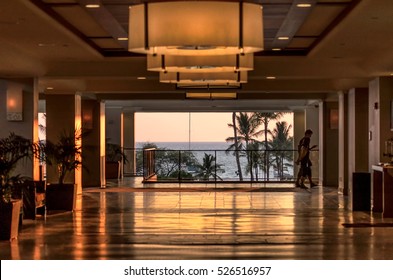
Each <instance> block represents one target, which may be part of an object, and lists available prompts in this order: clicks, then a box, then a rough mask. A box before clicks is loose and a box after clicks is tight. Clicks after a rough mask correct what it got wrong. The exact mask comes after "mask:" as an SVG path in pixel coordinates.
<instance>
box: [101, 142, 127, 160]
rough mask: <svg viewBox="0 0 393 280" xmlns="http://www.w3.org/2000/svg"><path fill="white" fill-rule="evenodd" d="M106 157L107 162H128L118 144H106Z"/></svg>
mask: <svg viewBox="0 0 393 280" xmlns="http://www.w3.org/2000/svg"><path fill="white" fill-rule="evenodd" d="M105 157H106V161H107V162H118V161H122V160H123V161H124V162H125V163H126V162H128V160H127V156H126V155H125V153H124V152H123V150H122V148H121V146H120V145H118V144H113V143H106V147H105Z"/></svg>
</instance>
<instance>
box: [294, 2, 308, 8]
mask: <svg viewBox="0 0 393 280" xmlns="http://www.w3.org/2000/svg"><path fill="white" fill-rule="evenodd" d="M296 7H298V8H310V7H311V4H309V3H299V4H297V5H296Z"/></svg>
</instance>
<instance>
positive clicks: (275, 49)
mask: <svg viewBox="0 0 393 280" xmlns="http://www.w3.org/2000/svg"><path fill="white" fill-rule="evenodd" d="M272 51H275V52H277V51H281V49H280V48H273V49H272Z"/></svg>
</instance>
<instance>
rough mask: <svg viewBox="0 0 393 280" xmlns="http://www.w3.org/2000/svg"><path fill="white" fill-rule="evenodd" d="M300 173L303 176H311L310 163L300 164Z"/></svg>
mask: <svg viewBox="0 0 393 280" xmlns="http://www.w3.org/2000/svg"><path fill="white" fill-rule="evenodd" d="M300 174H301V176H303V177H308V176H311V167H310V166H309V165H306V164H304V165H303V164H302V165H300Z"/></svg>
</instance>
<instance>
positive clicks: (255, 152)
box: [247, 141, 263, 181]
mask: <svg viewBox="0 0 393 280" xmlns="http://www.w3.org/2000/svg"><path fill="white" fill-rule="evenodd" d="M260 147H261V143H260V142H256V141H255V142H252V143H250V144H249V145H248V150H249V154H250V163H249V165H248V166H247V170H248V171H249V170H251V169H252V170H254V172H255V180H256V181H258V170H259V167H260V166H263V160H262V159H263V155H262V153H263V151H261V150H260ZM262 170H263V169H262Z"/></svg>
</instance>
